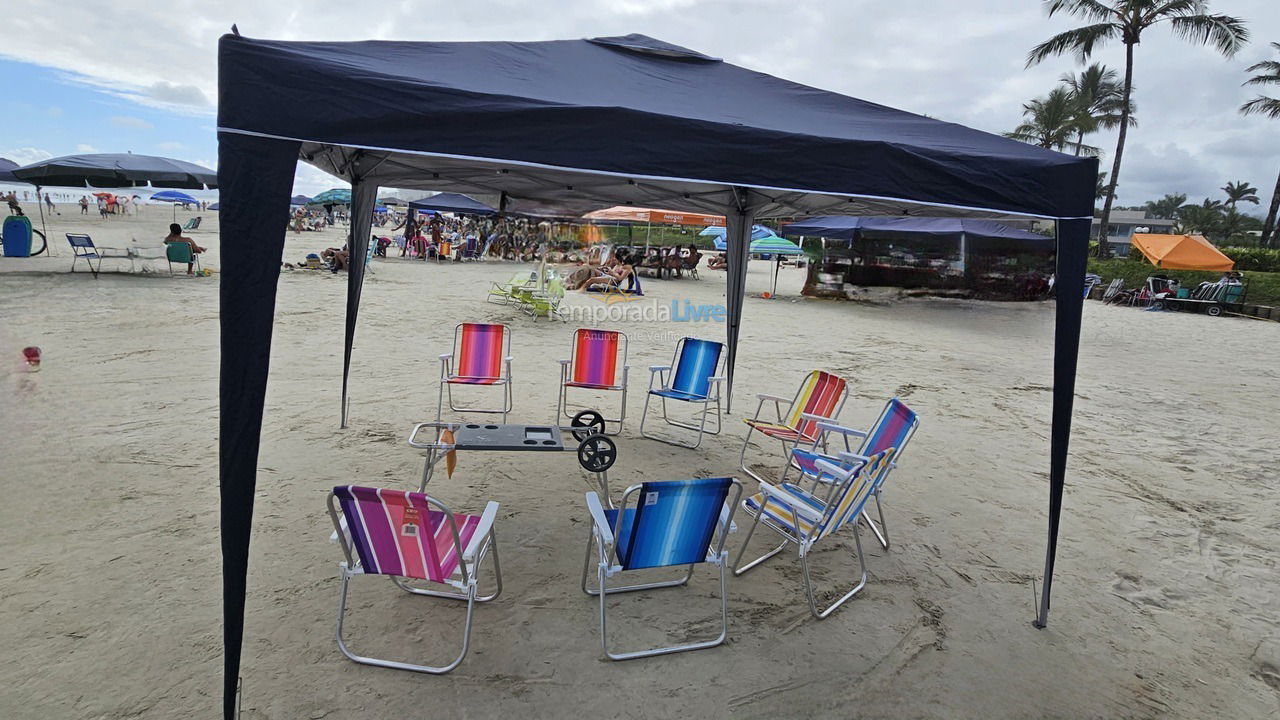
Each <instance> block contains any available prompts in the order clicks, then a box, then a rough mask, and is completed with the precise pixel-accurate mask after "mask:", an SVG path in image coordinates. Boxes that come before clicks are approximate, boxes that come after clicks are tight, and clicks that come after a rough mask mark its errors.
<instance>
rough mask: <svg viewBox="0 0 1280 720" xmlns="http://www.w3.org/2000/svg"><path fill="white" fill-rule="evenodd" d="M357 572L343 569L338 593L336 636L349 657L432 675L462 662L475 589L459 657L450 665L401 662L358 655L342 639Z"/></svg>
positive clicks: (468, 601) (469, 604) (464, 626)
mask: <svg viewBox="0 0 1280 720" xmlns="http://www.w3.org/2000/svg"><path fill="white" fill-rule="evenodd" d="M354 574H355V573H352V572H350V571H349V570H347V568H345V567H344V568H343V569H342V588H341V590H340V591H339V595H338V626H337V631H336V633H335V634H336V636H337V639H338V649H339V650H341V651H342V654H343V655H346V656H347V658H348V659H350V660H353V661H355V662H358V663H360V664H362V665H375V666H377V667H385V668H391V669H393V670H408V671H410V672H419V673H428V674H431V675H443V674H444V673H447V672H449V671H450V670H453V669H454V668H456V667H458V665H459V664H461V663H462V659H463V658H465V657H466V656H467V648H468V646H469V645H470V642H471V620H472V618H473V616H474V615H475V599H476V598H475V590H474V588H473V589H472V590H471V592H470V594H469V596H468V597H466V598H464V599H465V600H466V601H467V618H466V621H465V623H464V624H463V626H462V651H461V652H460V653H458V657H457V658H455V659H454V660H453V662H451V663H449V664H448V665H440V666H432V665H414V664H412V663H406V662H399V661H396V660H382V659H379V658H373V657H366V656H364V655H356V654H355V653H353V652H351V650H350V649H349V648H347V643H346V642H345V641H344V640H343V639H342V621H343V618H344V616H345V615H346V610H347V585H348V584H349V583H350V581H351V577H352V576H353V575H354Z"/></svg>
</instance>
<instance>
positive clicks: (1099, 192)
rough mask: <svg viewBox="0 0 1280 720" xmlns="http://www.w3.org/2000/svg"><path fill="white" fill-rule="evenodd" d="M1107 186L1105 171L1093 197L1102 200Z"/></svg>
mask: <svg viewBox="0 0 1280 720" xmlns="http://www.w3.org/2000/svg"><path fill="white" fill-rule="evenodd" d="M1107 187H1108V185H1107V174H1106V173H1104V172H1100V173H1098V186H1097V187H1096V188H1095V189H1094V193H1093V199H1094V200H1101V199H1102V198H1103V197H1105V196H1106V194H1107ZM1183 199H1185V198H1183Z"/></svg>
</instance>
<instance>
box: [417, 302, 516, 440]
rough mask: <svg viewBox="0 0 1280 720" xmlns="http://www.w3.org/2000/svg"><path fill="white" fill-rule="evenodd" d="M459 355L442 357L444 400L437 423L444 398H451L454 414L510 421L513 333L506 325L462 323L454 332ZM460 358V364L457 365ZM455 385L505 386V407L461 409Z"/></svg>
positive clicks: (439, 408)
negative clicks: (494, 416) (491, 415)
mask: <svg viewBox="0 0 1280 720" xmlns="http://www.w3.org/2000/svg"><path fill="white" fill-rule="evenodd" d="M453 346H454V348H455V350H456V355H455V353H446V354H444V355H441V356H440V398H439V400H438V401H437V404H436V420H437V421H439V420H440V417H441V414H442V413H443V411H444V399H445V395H446V394H447V395H448V397H449V409H450V410H452V411H454V412H478V413H495V414H501V415H502V421H503V422H506V421H507V413H509V412H511V406H512V403H513V396H512V394H511V356H510V355H508V354H507V353H509V352H510V351H511V330H510V328H508V327H507V326H506V325H493V324H488V323H461V324H460V325H458V327H456V328H455V329H454V331H453ZM455 359H456V363H455ZM454 385H497V386H501V387H502V407H501V408H482V407H458V406H456V405H455V404H454V402H453V386H454Z"/></svg>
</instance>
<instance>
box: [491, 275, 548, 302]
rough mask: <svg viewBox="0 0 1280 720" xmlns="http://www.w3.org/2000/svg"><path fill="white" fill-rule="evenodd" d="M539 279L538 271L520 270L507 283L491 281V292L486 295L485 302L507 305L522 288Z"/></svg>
mask: <svg viewBox="0 0 1280 720" xmlns="http://www.w3.org/2000/svg"><path fill="white" fill-rule="evenodd" d="M537 281H538V272H537V271H536V270H534V271H532V272H525V271H520V272H518V273H516V274H515V275H512V276H511V279H510V280H508V281H507V282H506V283H496V282H490V283H489V294H488V295H487V296H485V302H491V303H496V304H498V305H507V304H509V303H511V302H512V301H513V300H514V299H515V298H516V295H517V294H518V293H519V291H520V290H522V289H523V288H525V287H527V286H529V285H530V284H532V283H536V282H537Z"/></svg>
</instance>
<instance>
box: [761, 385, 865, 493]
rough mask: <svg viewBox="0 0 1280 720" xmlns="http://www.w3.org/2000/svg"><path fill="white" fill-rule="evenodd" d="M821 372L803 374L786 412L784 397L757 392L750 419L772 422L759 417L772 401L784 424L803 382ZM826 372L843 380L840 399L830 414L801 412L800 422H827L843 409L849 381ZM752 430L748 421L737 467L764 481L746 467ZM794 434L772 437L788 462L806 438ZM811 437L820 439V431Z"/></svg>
mask: <svg viewBox="0 0 1280 720" xmlns="http://www.w3.org/2000/svg"><path fill="white" fill-rule="evenodd" d="M823 372H826V371H824V370H811V371H810V372H809V373H808V374H807V375H805V376H804V380H801V381H800V386H799V387H797V388H796V394H795V395H794V396H793V397H792V398H791V402H790V403H789V404H788V405H787V410H786V412H783V411H782V403H785V402H787V399H786V398H784V397H781V396H779V395H771V394H769V393H757V394H756V397H757V398H759V399H760V402H759V403H758V404H757V405H756V412H755V414H754V415H752V416H751V419H752V420H757V421H763V422H769V423H773V422H774V421H771V420H766V419H764V418H761V417H760V413H761V412H763V411H764V404H765V403H766V402H772V403H773V409H774V413H775V414H776V415H777V421H776V424H779V425H785V424H786V421H785V419H784V418H786V417H787V416H788V415H790V414H791V413H792V411H793V410H795V407H796V403H797V402H799V401H800V393H802V392H803V391H804V388H805V384H806V383H808V381H809V377H810V376H812V375H815V374H817V373H823ZM827 374H828V375H831V376H832V377H838V378H840V379H841V380H843V381H844V383H845V386H844V390H843V391H842V392H841V393H840V401H839V402H837V403H836V406H835V409H833V410H832V411H831V414H830V415H827V416H823V415H815V414H813V413H807V412H806V413H801V414H800V421H801V422H804V421H812V422H814V423H822V422H827V421H830V420H834V419H835V418H838V417H840V412H841V411H842V410H844V404H845V401H847V400H848V399H849V381H848V380H847V379H845V378H843V377H840V376H839V375H836V374H835V373H827ZM792 430H795V428H792ZM754 432H756V428H755V426H754V425H752V424H751V423H750V422H748V423H747V435H746V437H744V438H743V439H742V450H741V451H739V453H738V468H739V469H740V470H742V471H743V472H745V473H746V474H748V475H750V476H751V477H752V478H753V479H755V480H759V481H764V480H765V479H764V478H763V477H761V476H760V475H759V474H758V473H756V472H755V471H754V470H752V469H751V468H749V467H747V447H748V446H749V445H750V444H751V434H752V433H754ZM760 434H761V435H764V436H765V437H770V436H769V435H768V434H767V433H765V432H764V431H760ZM796 435H797V437H796V439H795V440H786V439H784V438H773V439H775V440H777V441H779V442H780V443H782V456H783V458H785V460H786V461H787V462H790V460H791V451H792V450H793V449H795V448H797V447H799V446H800V442H801V440H804V439H807V438H804V437H803V436H801V435H800V434H799V433H798V432H797V433H796ZM813 439H814V441H815V443H816V442H817V441H818V440H819V439H822V433H821V432H819V431H815V433H814V438H813ZM823 448H824V449H825V448H826V444H825V442H824V443H823Z"/></svg>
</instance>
